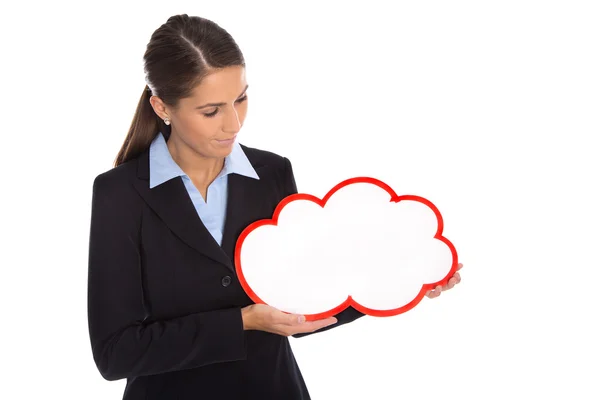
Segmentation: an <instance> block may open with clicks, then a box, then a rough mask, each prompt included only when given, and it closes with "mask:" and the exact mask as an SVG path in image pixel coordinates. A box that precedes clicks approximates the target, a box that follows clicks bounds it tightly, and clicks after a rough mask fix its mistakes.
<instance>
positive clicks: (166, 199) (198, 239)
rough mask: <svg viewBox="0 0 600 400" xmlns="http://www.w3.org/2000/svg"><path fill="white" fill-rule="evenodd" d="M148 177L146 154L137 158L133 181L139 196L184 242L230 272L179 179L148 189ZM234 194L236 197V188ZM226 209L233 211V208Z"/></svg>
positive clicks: (228, 263) (224, 257) (228, 265)
mask: <svg viewBox="0 0 600 400" xmlns="http://www.w3.org/2000/svg"><path fill="white" fill-rule="evenodd" d="M149 177H150V166H149V152H148V151H145V152H144V153H142V155H140V157H139V158H138V168H137V179H134V186H135V188H136V189H137V191H138V192H139V194H140V195H141V196H142V197H143V199H144V200H145V201H146V203H147V204H148V205H149V206H150V208H152V209H153V210H154V211H155V212H156V214H158V216H159V217H160V218H161V219H162V220H163V221H164V223H165V224H166V225H167V226H168V227H169V228H170V229H171V231H173V233H174V234H175V235H177V236H178V237H179V238H180V239H181V240H182V241H183V242H185V243H187V244H188V245H189V246H191V247H192V248H194V249H195V250H197V251H198V252H200V253H202V254H204V255H206V256H207V257H210V258H211V259H213V260H214V261H217V262H219V263H221V264H223V265H225V266H226V267H228V268H229V269H230V270H232V271H233V270H234V267H233V264H232V261H231V259H230V258H229V256H228V255H227V253H226V252H224V251H223V249H222V248H221V247H220V246H219V244H218V243H217V242H216V241H215V239H214V238H213V237H212V235H211V234H210V232H209V231H208V229H206V227H205V226H204V224H203V223H202V220H201V219H200V217H199V216H198V213H197V212H196V209H195V208H194V204H193V203H192V200H191V199H190V197H189V195H188V193H187V190H186V188H185V185H184V183H183V181H182V180H181V178H180V177H178V178H176V179H171V180H169V181H167V182H165V183H163V184H161V185H159V186H157V187H155V188H153V189H150V182H149V179H150V178H149ZM229 186H231V185H229ZM233 186H234V187H235V186H237V185H233ZM233 191H234V193H235V191H236V188H234V190H233ZM229 208H233V209H235V204H230V205H229V206H228V209H229Z"/></svg>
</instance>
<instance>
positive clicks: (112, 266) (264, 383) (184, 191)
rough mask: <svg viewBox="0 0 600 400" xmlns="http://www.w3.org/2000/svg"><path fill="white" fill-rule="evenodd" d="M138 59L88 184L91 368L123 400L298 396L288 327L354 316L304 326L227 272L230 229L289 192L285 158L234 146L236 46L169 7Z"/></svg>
mask: <svg viewBox="0 0 600 400" xmlns="http://www.w3.org/2000/svg"><path fill="white" fill-rule="evenodd" d="M144 63H145V64H144V65H145V72H146V81H147V86H146V88H145V89H144V91H143V94H142V96H141V98H140V101H139V104H138V107H137V110H136V113H135V116H134V118H133V121H132V124H131V127H130V129H129V132H128V134H127V137H126V138H125V141H124V144H123V146H122V148H121V150H120V152H119V153H118V156H117V159H116V161H115V168H113V169H111V170H109V171H107V172H104V173H102V174H100V175H99V176H97V177H96V179H95V181H94V184H93V200H92V218H91V233H90V248H89V272H88V279H89V281H88V322H89V333H90V339H91V345H92V351H93V356H94V360H95V362H96V364H97V366H98V369H99V371H100V373H101V374H102V376H103V377H104V378H105V379H107V380H118V379H123V378H126V379H127V385H126V389H125V393H124V397H123V398H124V399H126V400H141V399H169V400H171V399H179V400H185V399H194V400H199V399H222V400H230V399H231V400H234V399H235V400H238V399H264V400H266V399H285V400H295V399H297V400H300V399H303V400H306V399H310V396H309V393H308V390H307V388H306V385H305V383H304V380H303V378H302V374H301V373H300V370H299V368H298V365H297V364H296V360H295V359H294V355H293V353H292V350H291V347H290V345H289V341H288V336H291V335H293V336H296V337H300V336H304V335H308V334H311V333H314V332H319V331H323V330H327V329H331V328H334V327H336V326H340V325H342V324H346V323H348V322H351V321H353V320H356V319H357V318H359V317H361V316H362V314H361V313H359V312H357V311H356V310H354V309H352V308H348V309H346V310H345V311H343V312H341V313H340V314H338V315H336V316H335V317H332V318H327V319H324V320H320V321H312V322H307V321H304V320H303V317H302V316H298V315H289V314H286V313H283V312H280V311H278V310H275V309H273V308H271V307H269V306H266V305H257V304H253V302H252V301H251V300H250V298H249V297H248V296H247V295H246V294H245V292H244V290H243V289H242V286H241V285H240V282H239V281H238V279H237V277H236V274H235V269H234V265H233V263H232V259H233V252H234V247H235V241H236V238H237V236H238V235H239V234H240V233H241V231H242V230H243V229H244V228H245V227H246V226H247V225H249V224H250V223H252V222H254V221H256V220H258V219H263V218H270V217H271V216H272V214H273V211H274V209H275V207H276V206H277V204H278V203H279V202H280V201H281V200H282V199H283V198H284V197H286V196H288V195H290V194H293V193H296V184H295V181H294V175H293V172H292V167H291V164H290V161H289V160H288V159H287V158H285V157H282V156H279V155H276V154H274V153H271V152H268V151H264V150H259V149H254V148H250V147H246V146H244V145H241V144H239V142H238V138H237V135H238V133H239V132H240V129H241V127H242V125H243V123H244V119H245V116H246V110H247V107H248V94H247V92H246V90H247V88H248V85H247V82H246V78H245V74H244V67H245V63H244V58H243V56H242V53H241V51H240V49H239V48H238V46H237V45H236V43H235V42H234V40H233V38H232V37H231V36H230V35H229V34H228V33H227V32H226V31H225V30H223V29H222V28H221V27H219V26H218V25H217V24H215V23H213V22H211V21H209V20H206V19H202V18H199V17H188V16H187V15H177V16H173V17H171V18H169V19H168V21H167V22H166V23H165V24H163V25H162V26H161V27H160V28H159V29H157V30H156V31H155V32H154V33H153V35H152V37H151V40H150V43H149V44H148V46H147V50H146V52H145V54H144ZM436 290H437V289H436ZM438 294H439V293H438ZM435 295H437V294H435V293H433V294H432V296H435Z"/></svg>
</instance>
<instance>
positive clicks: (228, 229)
mask: <svg viewBox="0 0 600 400" xmlns="http://www.w3.org/2000/svg"><path fill="white" fill-rule="evenodd" d="M253 180H254V179H252V178H247V177H245V176H241V175H237V174H230V175H228V176H227V212H226V214H225V215H226V217H225V227H224V228H223V240H222V242H221V247H222V249H223V251H224V252H225V254H226V255H227V257H229V259H230V260H233V252H234V250H235V242H236V240H235V239H236V238H237V237H238V235H239V234H240V233H241V230H243V229H244V228H245V226H242V225H243V221H244V214H245V212H247V211H249V210H247V209H246V207H245V205H246V204H247V203H246V200H247V199H248V195H249V190H248V187H247V186H248V184H249V181H253ZM246 215H247V214H246ZM238 231H240V232H238ZM232 265H233V264H232Z"/></svg>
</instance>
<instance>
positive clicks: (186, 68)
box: [114, 14, 245, 167]
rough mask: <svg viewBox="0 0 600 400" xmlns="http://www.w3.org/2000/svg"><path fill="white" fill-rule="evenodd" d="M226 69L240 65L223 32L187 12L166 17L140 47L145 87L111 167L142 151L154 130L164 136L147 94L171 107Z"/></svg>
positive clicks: (167, 132)
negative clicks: (210, 77)
mask: <svg viewBox="0 0 600 400" xmlns="http://www.w3.org/2000/svg"><path fill="white" fill-rule="evenodd" d="M231 66H245V61H244V56H243V55H242V52H241V50H240V49H239V47H238V45H237V44H236V42H235V41H234V40H233V38H232V37H231V35H230V34H229V33H228V32H227V31H225V30H224V29H223V28H221V27H220V26H219V25H217V24H216V23H215V22H212V21H210V20H208V19H205V18H201V17H195V16H192V17H190V16H188V15H187V14H182V15H174V16H172V17H170V18H169V19H168V20H167V22H166V23H165V24H163V25H162V26H161V27H160V28H158V29H157V30H156V31H154V33H153V34H152V37H151V38H150V42H149V43H148V45H147V47H146V52H145V53H144V72H145V73H146V87H145V88H144V92H143V93H142V96H141V97H140V100H139V102H138V105H137V110H136V111H135V115H134V116H133V120H132V121H131V126H130V127H129V132H128V133H127V137H126V138H125V141H124V143H123V146H122V147H121V150H120V151H119V154H118V155H117V158H116V159H115V163H114V164H115V167H116V166H119V165H120V164H123V163H125V162H127V161H129V160H131V159H133V158H136V157H137V156H138V155H140V154H141V153H143V152H144V151H146V150H147V149H148V147H149V146H150V144H151V143H152V140H154V138H155V137H156V135H157V134H158V132H159V131H161V132H163V133H165V135H167V136H168V135H170V133H171V130H170V127H169V126H168V125H166V124H165V123H164V121H163V120H162V119H160V118H159V117H158V115H156V113H155V112H154V109H153V108H152V105H151V104H150V97H151V96H152V95H154V96H158V97H160V99H161V100H162V101H163V102H164V103H165V104H167V105H169V106H171V107H173V108H177V105H178V102H179V100H180V99H182V98H186V97H189V96H191V93H192V90H193V89H194V88H195V87H196V86H197V85H198V84H200V82H201V81H202V79H203V78H204V77H205V76H206V75H208V74H209V73H211V72H214V71H215V70H219V69H221V68H225V67H231Z"/></svg>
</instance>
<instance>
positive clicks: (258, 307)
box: [242, 304, 337, 336]
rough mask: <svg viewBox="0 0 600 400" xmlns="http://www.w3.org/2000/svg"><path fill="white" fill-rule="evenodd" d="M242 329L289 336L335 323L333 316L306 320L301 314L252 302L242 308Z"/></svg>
mask: <svg viewBox="0 0 600 400" xmlns="http://www.w3.org/2000/svg"><path fill="white" fill-rule="evenodd" d="M242 320H243V322H244V330H258V331H265V332H270V333H275V334H277V335H282V336H291V335H295V334H297V333H308V332H314V331H316V330H318V329H321V328H325V327H326V326H329V325H332V324H335V323H336V322H337V319H336V318H335V317H330V318H325V319H320V320H317V321H306V320H305V318H304V316H303V315H297V314H286V313H284V312H282V311H279V310H278V309H276V308H274V307H271V306H268V305H266V304H252V305H250V306H248V307H244V308H242Z"/></svg>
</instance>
